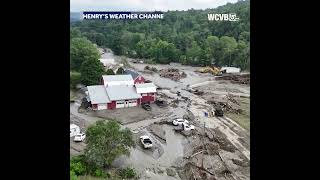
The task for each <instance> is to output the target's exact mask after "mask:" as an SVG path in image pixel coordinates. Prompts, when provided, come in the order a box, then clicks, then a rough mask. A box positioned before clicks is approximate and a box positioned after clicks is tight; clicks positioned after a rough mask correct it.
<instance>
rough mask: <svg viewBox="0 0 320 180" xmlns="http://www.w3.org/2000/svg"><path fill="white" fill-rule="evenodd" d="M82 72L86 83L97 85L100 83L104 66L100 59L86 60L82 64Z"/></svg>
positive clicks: (82, 79) (87, 84)
mask: <svg viewBox="0 0 320 180" xmlns="http://www.w3.org/2000/svg"><path fill="white" fill-rule="evenodd" d="M80 73H81V82H82V83H83V84H84V85H86V86H90V85H95V84H99V81H100V79H101V76H102V75H103V73H104V67H103V64H102V63H101V62H100V61H99V60H86V61H85V62H83V63H82V65H81V69H80Z"/></svg>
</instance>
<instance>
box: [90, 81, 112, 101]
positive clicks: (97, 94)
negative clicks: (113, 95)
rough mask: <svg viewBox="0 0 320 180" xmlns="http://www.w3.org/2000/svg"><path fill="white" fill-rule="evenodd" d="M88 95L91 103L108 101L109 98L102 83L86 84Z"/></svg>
mask: <svg viewBox="0 0 320 180" xmlns="http://www.w3.org/2000/svg"><path fill="white" fill-rule="evenodd" d="M87 88H88V92H89V97H90V100H91V104H103V103H109V102H110V99H109V97H108V95H107V91H106V89H105V87H104V86H103V85H96V86H88V87H87Z"/></svg>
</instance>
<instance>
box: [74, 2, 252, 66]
mask: <svg viewBox="0 0 320 180" xmlns="http://www.w3.org/2000/svg"><path fill="white" fill-rule="evenodd" d="M208 13H236V14H237V17H239V18H240V20H239V21H236V22H229V21H208V16H207V14H208ZM77 36H84V37H86V38H87V39H89V40H90V41H91V42H93V43H96V44H97V45H99V46H102V47H108V48H111V49H112V50H113V51H114V53H115V54H117V55H125V56H128V57H134V58H146V59H151V60H153V61H155V62H157V63H169V62H181V63H183V64H190V65H208V64H211V63H216V64H217V65H220V66H222V65H232V66H238V67H241V68H242V69H247V70H249V66H250V1H239V2H237V3H235V4H226V5H224V6H220V7H218V8H216V9H206V10H193V9H191V10H188V11H168V12H165V16H164V19H162V20H96V21H93V20H82V21H78V22H73V23H71V38H72V37H77Z"/></svg>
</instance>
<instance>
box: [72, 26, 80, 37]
mask: <svg viewBox="0 0 320 180" xmlns="http://www.w3.org/2000/svg"><path fill="white" fill-rule="evenodd" d="M79 37H81V32H80V30H79V29H77V28H71V29H70V39H73V38H79Z"/></svg>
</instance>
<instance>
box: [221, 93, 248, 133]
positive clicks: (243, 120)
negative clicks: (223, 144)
mask: <svg viewBox="0 0 320 180" xmlns="http://www.w3.org/2000/svg"><path fill="white" fill-rule="evenodd" d="M240 106H241V109H242V110H243V113H242V114H234V113H227V114H226V116H227V117H229V118H231V119H232V120H234V121H236V122H237V123H238V124H239V125H240V126H241V127H243V128H244V129H246V130H248V131H250V98H241V103H240Z"/></svg>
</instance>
